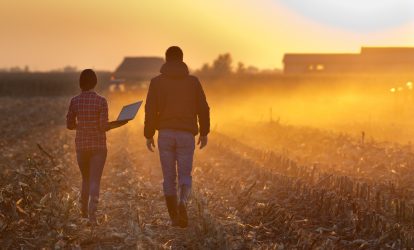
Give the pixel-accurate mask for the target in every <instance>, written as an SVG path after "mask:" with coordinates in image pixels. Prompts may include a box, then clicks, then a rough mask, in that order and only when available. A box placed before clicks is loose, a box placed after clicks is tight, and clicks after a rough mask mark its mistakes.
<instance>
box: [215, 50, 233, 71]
mask: <svg viewBox="0 0 414 250" xmlns="http://www.w3.org/2000/svg"><path fill="white" fill-rule="evenodd" d="M232 62H233V60H232V58H231V55H230V54H229V53H226V54H223V55H219V56H218V58H217V59H216V60H214V62H213V66H212V70H213V73H214V74H215V75H229V74H231V73H232V65H231V64H232Z"/></svg>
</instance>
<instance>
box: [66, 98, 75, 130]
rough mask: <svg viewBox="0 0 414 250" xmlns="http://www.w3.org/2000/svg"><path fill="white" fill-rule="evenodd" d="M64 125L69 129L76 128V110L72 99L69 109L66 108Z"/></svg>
mask: <svg viewBox="0 0 414 250" xmlns="http://www.w3.org/2000/svg"><path fill="white" fill-rule="evenodd" d="M66 127H67V128H68V129H69V130H75V129H76V112H75V105H74V103H73V99H72V100H70V104H69V110H68V113H67V114H66Z"/></svg>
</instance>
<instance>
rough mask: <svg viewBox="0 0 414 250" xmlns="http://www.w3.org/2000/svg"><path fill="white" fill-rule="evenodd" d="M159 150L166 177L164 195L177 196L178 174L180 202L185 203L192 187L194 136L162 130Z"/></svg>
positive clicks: (176, 131)
mask: <svg viewBox="0 0 414 250" xmlns="http://www.w3.org/2000/svg"><path fill="white" fill-rule="evenodd" d="M158 149H159V153H160V161H161V167H162V174H163V176H164V183H163V188H164V194H165V195H168V196H172V195H174V196H176V195H177V172H178V185H179V188H180V200H181V201H183V202H185V201H186V200H187V199H188V195H189V192H190V190H191V185H192V176H191V172H192V169H193V156H194V149H195V138H194V135H193V134H192V133H190V132H186V131H180V130H173V129H161V130H159V132H158Z"/></svg>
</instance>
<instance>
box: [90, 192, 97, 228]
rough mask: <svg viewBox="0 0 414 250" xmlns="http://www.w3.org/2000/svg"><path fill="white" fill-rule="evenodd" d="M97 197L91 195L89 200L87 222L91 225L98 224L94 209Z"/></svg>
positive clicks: (95, 208)
mask: <svg viewBox="0 0 414 250" xmlns="http://www.w3.org/2000/svg"><path fill="white" fill-rule="evenodd" d="M98 202H99V197H97V196H91V197H90V200H89V223H90V224H91V225H96V224H98V222H97V220H96V210H97V209H98Z"/></svg>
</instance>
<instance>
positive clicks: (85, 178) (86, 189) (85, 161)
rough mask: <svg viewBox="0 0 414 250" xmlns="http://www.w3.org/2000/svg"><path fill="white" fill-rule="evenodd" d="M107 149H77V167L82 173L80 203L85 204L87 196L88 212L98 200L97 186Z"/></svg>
mask: <svg viewBox="0 0 414 250" xmlns="http://www.w3.org/2000/svg"><path fill="white" fill-rule="evenodd" d="M106 155H107V150H106V149H100V150H94V151H77V152H76V156H77V160H78V165H79V169H80V171H81V174H82V191H81V203H82V205H83V206H87V204H88V202H89V197H91V202H89V212H94V211H95V210H96V207H97V203H98V200H99V186H100V183H101V177H102V172H103V168H104V165H105V161H106Z"/></svg>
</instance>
